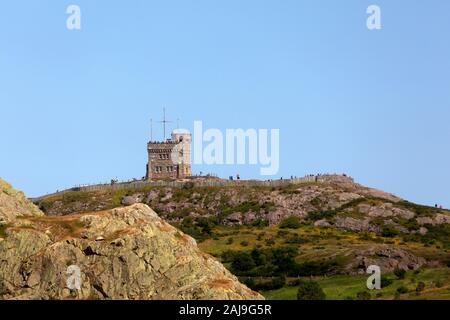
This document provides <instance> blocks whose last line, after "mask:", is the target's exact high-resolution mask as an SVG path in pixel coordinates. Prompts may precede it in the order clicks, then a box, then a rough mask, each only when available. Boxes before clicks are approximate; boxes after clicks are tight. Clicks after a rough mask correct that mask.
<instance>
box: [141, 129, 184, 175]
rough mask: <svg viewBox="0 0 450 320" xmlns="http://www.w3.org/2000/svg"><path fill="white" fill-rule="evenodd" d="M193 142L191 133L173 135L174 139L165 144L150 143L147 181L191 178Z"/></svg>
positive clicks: (148, 146) (148, 147)
mask: <svg viewBox="0 0 450 320" xmlns="http://www.w3.org/2000/svg"><path fill="white" fill-rule="evenodd" d="M191 142H192V137H191V134H189V133H173V134H172V139H169V140H167V141H165V142H149V143H148V145H147V151H148V163H147V174H146V178H147V180H154V179H156V180H157V179H167V178H169V179H183V178H186V177H189V176H191V175H192V171H191Z"/></svg>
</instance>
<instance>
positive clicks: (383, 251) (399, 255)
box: [355, 245, 426, 272]
mask: <svg viewBox="0 0 450 320" xmlns="http://www.w3.org/2000/svg"><path fill="white" fill-rule="evenodd" d="M425 263H426V260H425V259H424V258H422V257H417V256H415V255H414V254H412V253H410V252H408V251H406V250H402V249H398V248H394V247H391V246H385V245H380V246H374V247H373V248H368V249H364V250H361V251H359V252H357V254H356V259H355V266H356V267H357V268H358V269H360V270H361V271H363V272H365V270H367V268H368V267H369V266H370V265H377V266H379V267H380V268H381V271H382V272H392V271H393V270H395V269H397V268H398V269H403V270H417V269H419V268H420V267H422V266H423V265H424V264H425Z"/></svg>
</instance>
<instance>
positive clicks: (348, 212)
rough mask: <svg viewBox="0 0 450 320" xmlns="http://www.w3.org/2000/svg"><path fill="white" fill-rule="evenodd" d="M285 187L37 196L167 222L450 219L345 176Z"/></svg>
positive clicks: (73, 209)
mask: <svg viewBox="0 0 450 320" xmlns="http://www.w3.org/2000/svg"><path fill="white" fill-rule="evenodd" d="M322 180H323V182H321V183H305V184H300V185H289V186H285V187H276V188H271V187H210V188H205V187H203V188H196V187H193V188H148V189H143V190H132V189H130V190H126V189H124V190H118V191H99V192H91V193H88V192H72V193H68V194H65V195H60V196H56V197H51V198H47V199H43V200H40V201H39V202H37V204H38V205H39V206H40V207H41V208H42V209H43V210H44V211H45V212H46V213H47V214H49V215H66V214H74V213H79V212H84V211H95V210H104V209H107V208H113V207H118V206H125V205H130V204H135V203H145V204H148V205H149V206H151V207H152V208H154V209H155V211H156V212H158V214H160V215H161V216H162V217H164V219H166V220H167V221H169V222H171V223H182V222H183V221H184V220H186V219H187V218H189V219H192V220H194V221H197V220H199V219H204V218H206V219H210V220H214V221H215V222H217V223H219V224H225V225H242V224H255V223H259V222H261V221H262V222H267V223H269V224H270V225H276V224H279V223H280V222H281V221H282V220H284V219H286V218H287V217H291V216H295V217H298V218H300V219H301V220H303V221H309V222H312V223H315V224H316V225H317V226H322V227H330V228H335V229H339V230H345V231H352V232H374V233H376V234H378V235H381V234H383V233H387V232H394V233H397V232H398V233H403V234H421V235H425V234H427V232H428V229H429V226H438V225H442V224H449V223H450V212H449V211H448V210H441V209H438V208H431V207H425V206H420V205H415V204H413V203H409V202H407V201H404V200H403V199H400V198H398V197H396V196H394V195H392V194H389V193H386V192H383V191H380V190H376V189H371V188H367V187H364V186H362V185H360V184H357V183H355V182H354V181H353V180H352V179H351V178H348V177H344V176H327V177H325V178H322Z"/></svg>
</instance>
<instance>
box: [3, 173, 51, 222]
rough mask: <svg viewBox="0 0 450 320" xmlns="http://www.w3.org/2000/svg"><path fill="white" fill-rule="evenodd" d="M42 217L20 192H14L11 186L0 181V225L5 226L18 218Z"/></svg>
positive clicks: (36, 208)
mask: <svg viewBox="0 0 450 320" xmlns="http://www.w3.org/2000/svg"><path fill="white" fill-rule="evenodd" d="M43 215H44V214H43V213H42V212H41V211H40V210H39V209H38V207H36V206H35V205H34V204H32V203H31V202H29V201H28V200H27V199H26V197H25V195H24V194H23V193H22V192H19V191H17V190H14V189H13V188H12V187H11V185H9V184H8V183H7V182H5V181H4V180H2V179H0V225H6V224H8V223H10V222H12V221H14V220H16V219H17V218H18V217H34V216H43Z"/></svg>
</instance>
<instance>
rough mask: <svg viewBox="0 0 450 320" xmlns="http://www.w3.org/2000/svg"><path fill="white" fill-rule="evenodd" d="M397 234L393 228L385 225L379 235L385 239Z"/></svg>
mask: <svg viewBox="0 0 450 320" xmlns="http://www.w3.org/2000/svg"><path fill="white" fill-rule="evenodd" d="M398 234H399V232H398V230H397V229H395V228H394V226H392V225H390V224H387V225H384V226H383V227H382V231H381V235H382V236H383V237H386V238H392V237H395V236H398Z"/></svg>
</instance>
